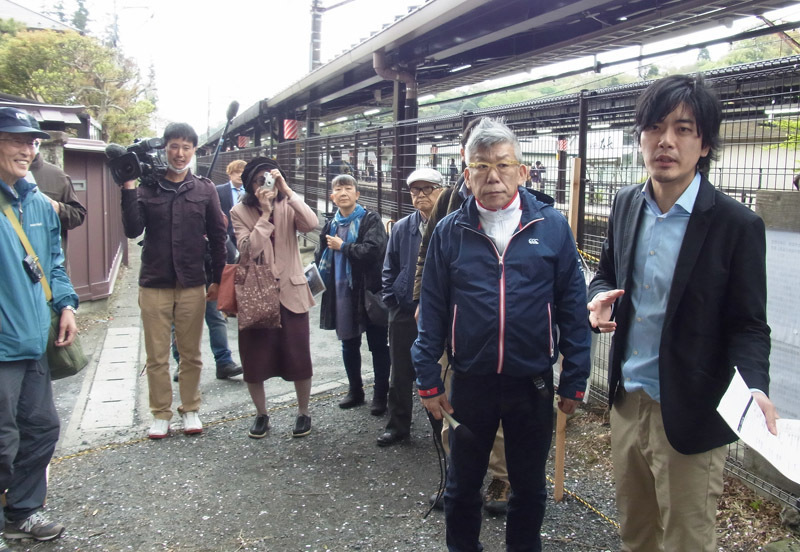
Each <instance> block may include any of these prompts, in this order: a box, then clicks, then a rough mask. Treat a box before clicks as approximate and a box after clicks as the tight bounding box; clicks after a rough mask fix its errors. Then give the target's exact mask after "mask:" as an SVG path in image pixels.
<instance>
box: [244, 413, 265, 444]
mask: <svg viewBox="0 0 800 552" xmlns="http://www.w3.org/2000/svg"><path fill="white" fill-rule="evenodd" d="M267 431H269V416H267V415H266V414H256V419H255V420H253V425H251V426H250V431H249V432H248V433H247V436H248V437H250V438H251V439H262V438H264V437H266V436H267Z"/></svg>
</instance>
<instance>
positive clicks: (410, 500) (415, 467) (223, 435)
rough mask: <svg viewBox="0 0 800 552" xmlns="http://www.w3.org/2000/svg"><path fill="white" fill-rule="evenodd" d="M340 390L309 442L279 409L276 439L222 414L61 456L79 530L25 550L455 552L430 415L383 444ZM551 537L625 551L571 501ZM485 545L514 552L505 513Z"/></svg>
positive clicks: (316, 418)
mask: <svg viewBox="0 0 800 552" xmlns="http://www.w3.org/2000/svg"><path fill="white" fill-rule="evenodd" d="M338 395H339V394H335V395H326V396H323V397H316V399H315V400H314V403H313V405H312V416H313V424H314V426H313V431H312V433H311V434H310V435H309V436H308V437H305V438H302V439H293V438H291V436H290V432H291V426H292V424H293V420H294V409H293V408H291V407H290V406H286V407H282V408H279V409H276V410H274V411H273V412H272V413H271V423H272V430H271V432H270V434H269V435H268V437H267V438H265V439H263V440H253V439H249V438H247V435H246V431H247V428H248V427H249V425H250V423H251V421H252V416H251V414H250V413H249V412H247V413H244V412H217V413H213V414H211V413H210V414H209V415H208V416H207V419H209V420H212V419H216V420H218V421H217V422H212V423H211V424H209V425H208V427H207V430H206V432H205V433H204V434H203V435H202V436H198V437H185V436H183V435H180V434H178V435H173V436H171V437H170V438H168V439H164V440H161V441H148V440H146V439H139V440H135V441H130V442H127V443H122V444H119V445H109V446H106V447H105V448H100V449H95V450H91V451H88V452H86V453H82V454H78V455H74V456H69V457H62V458H58V459H56V460H55V461H54V462H53V465H52V467H51V471H50V480H51V485H50V493H49V499H48V510H49V513H50V514H51V516H52V517H53V518H55V519H59V520H61V521H63V522H64V524H65V525H66V526H67V531H66V533H65V535H64V536H63V537H62V538H61V539H59V540H57V541H55V542H51V543H33V541H17V542H15V543H13V545H12V550H23V549H25V550H38V551H50V550H193V551H234V550H272V551H295V550H296V551H322V550H362V551H390V550H397V551H416V550H444V549H445V546H444V522H443V514H442V513H441V512H438V511H434V512H432V513H431V514H430V515H429V516H428V517H427V519H425V518H423V516H424V514H425V512H426V510H427V507H428V501H427V496H428V495H429V494H430V493H431V492H432V491H433V490H435V489H436V486H437V484H438V464H437V457H436V453H435V450H434V448H433V445H432V441H431V431H430V427H429V426H428V422H427V419H426V418H424V416H423V414H422V412H421V409H418V410H417V412H416V417H415V421H414V427H413V430H412V432H413V437H412V439H410V440H409V441H407V442H405V443H402V444H400V445H399V446H395V447H388V448H379V447H377V446H376V445H375V437H376V436H377V435H378V434H379V433H380V431H381V429H382V427H383V425H384V423H385V418H374V417H372V416H370V415H369V412H368V410H367V409H366V408H359V409H356V410H354V411H344V410H341V409H339V408H337V407H336V401H337V400H338ZM584 471H585V473H584V474H582V475H581V476H580V477H575V473H574V472H571V473H570V475H568V478H567V489H568V490H570V491H573V492H577V493H578V494H580V495H582V497H583V498H584V499H585V500H587V501H588V502H589V503H591V504H592V505H593V506H594V507H596V508H598V510H600V511H601V512H604V513H605V514H606V515H609V516H613V514H614V511H613V495H612V486H610V485H609V483H608V477H607V474H605V473H602V472H601V471H598V470H592V469H589V470H584ZM595 476H599V477H598V478H597V479H595ZM578 482H579V483H578ZM543 533H544V541H545V550H563V551H594V550H598V551H602V550H616V549H618V548H619V541H618V538H617V536H616V532H615V528H614V527H613V525H612V524H611V523H610V522H609V521H608V520H606V519H603V517H601V516H600V515H598V514H597V513H594V512H592V511H591V510H590V509H589V508H587V506H586V505H584V504H582V503H581V502H579V501H578V500H576V499H575V498H573V497H570V496H568V497H567V498H566V500H565V501H564V502H562V503H560V504H555V503H553V502H552V500H551V502H550V503H549V504H548V510H547V516H546V519H545V523H544V529H543ZM481 538H482V541H483V543H484V545H485V547H486V550H488V551H493V550H502V549H503V548H504V546H503V542H504V518H503V517H492V516H485V518H484V522H483V530H482V536H481Z"/></svg>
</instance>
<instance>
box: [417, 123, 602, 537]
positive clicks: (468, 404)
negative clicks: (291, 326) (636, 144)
mask: <svg viewBox="0 0 800 552" xmlns="http://www.w3.org/2000/svg"><path fill="white" fill-rule="evenodd" d="M520 159H522V152H521V148H520V144H519V141H518V140H517V138H516V136H515V135H514V133H513V132H512V131H511V130H510V129H509V128H508V127H507V126H506V125H505V124H503V123H502V122H501V121H498V120H495V119H488V118H485V119H483V120H482V121H481V122H480V123H479V124H478V125H477V126H476V127H475V128H474V129H473V131H472V134H471V136H470V138H469V140H468V141H467V146H466V162H467V169H466V170H465V181H466V183H467V186H468V187H469V189H470V190H471V191H472V194H473V195H472V196H471V197H470V198H469V199H467V200H466V201H465V202H464V204H463V205H462V206H461V208H460V209H459V210H458V211H455V212H453V213H451V214H450V215H448V216H447V217H445V218H444V219H442V221H441V222H440V223H439V224H438V225H437V226H436V229H435V230H434V232H433V237H432V239H431V242H430V245H429V247H428V253H427V259H426V261H425V271H424V272H423V275H422V290H421V294H420V314H419V337H418V338H417V341H416V342H415V343H414V346H413V348H412V360H413V362H414V367H415V369H416V372H417V386H418V388H419V394H420V397H421V399H422V404H423V405H424V406H425V408H426V409H427V410H428V411H429V412H430V413H431V414H432V415H433V416H434V417H435V418H437V419H440V418H441V417H442V411H445V412H447V413H449V414H452V415H453V416H454V418H455V419H456V420H457V421H459V422H461V424H463V425H464V426H465V427H466V428H468V429H469V430H470V432H471V435H469V436H468V437H465V435H464V433H466V432H464V431H463V430H462V431H460V432H459V431H451V432H450V469H449V471H448V474H447V485H446V489H445V493H444V504H445V506H444V509H445V519H446V523H447V546H448V549H449V550H450V551H453V552H466V551H469V552H472V551H476V550H482V549H483V548H482V546H481V544H480V541H479V535H480V527H481V496H480V488H481V483H482V482H483V477H484V474H485V473H486V468H487V464H488V460H489V451H490V450H491V448H492V443H493V441H494V438H495V433H496V431H497V427H498V424H499V423H500V422H501V421H502V423H503V429H504V430H505V449H506V462H507V465H508V474H509V480H510V483H511V488H512V493H511V497H510V498H509V501H508V511H507V518H506V546H507V547H508V550H515V551H520V550H533V551H538V550H541V537H540V534H539V533H540V529H541V526H542V520H543V519H544V510H545V500H546V496H547V491H546V487H545V472H544V469H545V463H546V461H547V456H548V453H549V450H550V442H551V436H552V428H553V407H552V405H553V393H554V389H553V372H552V364H553V363H554V362H555V354H556V338H558V344H557V345H558V350H560V351H561V352H562V353H563V354H564V360H563V362H562V369H563V370H562V373H561V378H560V382H559V388H558V394H559V397H560V398H559V401H558V405H559V408H560V409H561V410H562V411H564V412H566V413H568V414H569V413H572V412H573V411H574V410H575V408H576V407H577V404H578V401H580V400H581V399H582V398H583V395H584V390H585V387H586V379H587V378H588V376H589V367H590V358H589V348H590V332H589V326H588V324H586V316H587V314H588V313H587V310H586V305H585V304H584V303H583V301H584V300H585V298H586V284H585V282H584V277H583V274H582V271H581V267H580V262H579V258H578V252H577V249H576V248H575V243H574V240H573V236H572V232H571V231H570V229H569V226H568V224H567V221H566V219H565V218H564V216H563V215H562V214H561V213H559V212H558V211H556V210H555V209H553V208H552V207H551V206H549V205H546V204H544V203H541V202H540V201H538V200H537V199H536V198H535V197H534V196H533V195H532V194H530V193H529V192H528V191H526V190H525V189H524V188H523V187H522V186H523V184H524V183H525V181H526V180H527V176H528V169H527V167H526V166H525V165H524V164H522V163H521V162H520ZM556 328H558V331H556ZM445 344H446V345H447V347H448V351H449V353H450V358H451V366H452V370H453V379H452V387H451V391H450V397H449V398H448V397H447V396H446V395H445V394H444V387H443V384H442V379H441V372H440V368H439V364H438V360H439V357H440V356H441V353H442V350H443V348H444V347H445Z"/></svg>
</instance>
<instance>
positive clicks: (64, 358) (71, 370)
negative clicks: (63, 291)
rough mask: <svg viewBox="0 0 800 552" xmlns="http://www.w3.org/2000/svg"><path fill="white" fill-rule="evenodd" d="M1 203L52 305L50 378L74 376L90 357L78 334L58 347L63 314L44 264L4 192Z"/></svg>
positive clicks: (48, 340)
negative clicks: (46, 274) (32, 260)
mask: <svg viewBox="0 0 800 552" xmlns="http://www.w3.org/2000/svg"><path fill="white" fill-rule="evenodd" d="M0 204H2V206H3V212H4V213H5V215H6V217H7V218H8V220H9V222H11V226H13V227H14V230H15V231H16V232H17V236H19V241H20V242H22V246H23V247H24V248H25V252H26V253H27V254H28V255H29V256H30V257H32V258H33V259H34V260H35V261H36V265H37V266H38V268H39V272H40V273H41V274H42V279H41V282H42V288H43V289H44V295H45V298H46V299H47V303H48V306H49V307H50V332H49V334H48V336H47V354H46V355H45V356H47V364H48V365H49V367H50V379H51V380H57V379H61V378H66V377H68V376H74V375H75V374H77V373H78V372H80V371H81V370H83V369H84V368H86V365H87V364H89V359H88V358H86V355H85V354H84V352H83V347H82V346H81V342H80V339H79V338H78V336H77V335H76V336H75V340H74V341H73V342H72V343H71V344H70V345H67V346H65V347H56V338H57V337H58V330H59V326H60V324H61V314H60V313H57V312H56V311H54V310H53V305H52V300H53V292H52V291H51V289H50V284H49V283H48V282H47V276H45V274H44V270H43V269H42V265H41V263H40V262H39V257H37V256H36V252H35V251H34V250H33V246H32V245H31V242H30V241H29V240H28V236H26V235H25V231H24V230H23V229H22V226H20V224H19V219H18V218H17V215H16V213H14V211H13V210H12V209H11V205H9V203H8V201H7V200H6V198H5V197H4V196H3V195H2V193H0Z"/></svg>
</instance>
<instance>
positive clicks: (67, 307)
mask: <svg viewBox="0 0 800 552" xmlns="http://www.w3.org/2000/svg"><path fill="white" fill-rule="evenodd" d="M65 310H71V311H72V314H78V309H76V308H75V307H73V306H72V305H67V306H66V307H64V308H63V309H61V312H64V311H65Z"/></svg>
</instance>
